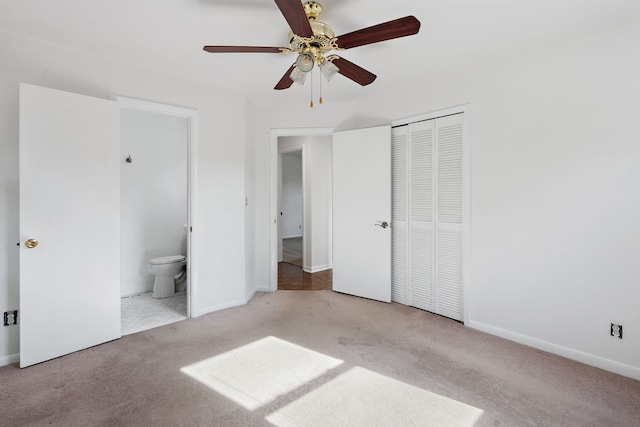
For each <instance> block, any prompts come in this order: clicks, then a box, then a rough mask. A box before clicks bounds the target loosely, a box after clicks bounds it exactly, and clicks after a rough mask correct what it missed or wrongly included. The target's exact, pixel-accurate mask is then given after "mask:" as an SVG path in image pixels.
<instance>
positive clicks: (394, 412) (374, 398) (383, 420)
mask: <svg viewBox="0 0 640 427" xmlns="http://www.w3.org/2000/svg"><path fill="white" fill-rule="evenodd" d="M482 413H483V411H482V410H480V409H478V408H475V407H473V406H469V405H466V404H464V403H460V402H458V401H456V400H453V399H449V398H447V397H444V396H440V395H438V394H435V393H431V392H429V391H426V390H423V389H421V388H418V387H414V386H411V385H408V384H406V383H403V382H400V381H397V380H394V379H392V378H389V377H385V376H384V375H381V374H378V373H375V372H372V371H369V370H367V369H364V368H360V367H356V368H353V369H351V370H349V371H347V372H346V373H344V374H342V375H340V376H338V377H336V378H335V379H333V380H331V381H329V382H328V383H326V384H324V385H323V386H321V387H318V388H317V389H315V390H314V391H312V392H310V393H308V394H306V395H304V396H303V397H301V398H300V399H298V400H296V401H294V402H292V403H291V404H289V405H287V406H285V407H284V408H282V409H280V410H278V411H276V412H274V413H273V414H271V415H269V416H267V417H266V419H267V421H269V422H270V423H271V424H273V425H276V426H278V427H293V426H295V427H299V426H309V427H310V426H323V427H326V426H451V427H473V426H474V425H475V424H476V422H477V421H478V419H480V416H481V415H482Z"/></svg>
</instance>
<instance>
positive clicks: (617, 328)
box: [611, 323, 622, 339]
mask: <svg viewBox="0 0 640 427" xmlns="http://www.w3.org/2000/svg"><path fill="white" fill-rule="evenodd" d="M611 336H612V337H616V338H620V339H622V325H616V324H614V323H612V324H611Z"/></svg>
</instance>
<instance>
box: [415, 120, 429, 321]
mask: <svg viewBox="0 0 640 427" xmlns="http://www.w3.org/2000/svg"><path fill="white" fill-rule="evenodd" d="M433 144H434V121H433V120H428V121H423V122H418V123H412V124H410V125H409V153H408V154H409V159H410V160H409V280H408V282H409V295H410V298H409V305H411V306H414V307H418V308H422V309H424V310H429V311H434V309H435V307H434V291H433V286H434V275H433V273H434V265H433V263H434V252H433V250H434V226H433V220H434V195H433V190H434V186H433V184H434V168H433V156H434V145H433Z"/></svg>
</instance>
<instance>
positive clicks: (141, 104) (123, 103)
mask: <svg viewBox="0 0 640 427" xmlns="http://www.w3.org/2000/svg"><path fill="white" fill-rule="evenodd" d="M110 98H111V99H112V100H114V101H116V102H117V103H118V104H120V108H133V109H136V110H144V111H149V112H152V113H161V114H170V115H172V116H177V117H184V118H190V117H193V116H194V114H197V113H198V111H197V110H195V109H192V108H186V107H179V106H177V105H169V104H161V103H157V102H153V101H144V100H142V99H134V98H127V97H125V96H120V95H111V97H110Z"/></svg>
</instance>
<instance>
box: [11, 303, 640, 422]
mask: <svg viewBox="0 0 640 427" xmlns="http://www.w3.org/2000/svg"><path fill="white" fill-rule="evenodd" d="M0 424H1V425H3V426H4V425H6V426H21V425H58V426H151V425H153V426H270V425H271V426H272V425H276V426H280V427H284V426H292V425H296V426H297V425H305V426H316V425H318V426H326V425H345V426H346V425H366V426H370V425H381V426H391V425H401V426H405V425H435V426H447V425H458V426H463V427H474V426H475V427H481V426H598V427H601V426H638V425H640V382H639V381H635V380H632V379H629V378H625V377H621V376H619V375H615V374H612V373H609V372H605V371H602V370H600V369H597V368H593V367H590V366H586V365H583V364H580V363H577V362H573V361H570V360H568V359H564V358H562V357H558V356H555V355H551V354H548V353H545V352H542V351H538V350H535V349H532V348H528V347H524V346H521V345H519V344H516V343H513V342H510V341H506V340H503V339H500V338H497V337H493V336H490V335H486V334H483V333H481V332H477V331H474V330H471V329H469V328H466V327H464V326H463V325H461V324H459V323H457V322H454V321H451V320H449V319H445V318H442V317H439V316H436V315H433V314H430V313H427V312H424V311H421V310H417V309H413V308H410V307H405V306H403V305H399V304H384V303H379V302H374V301H370V300H365V299H361V298H356V297H350V296H346V295H342V294H338V293H334V292H331V291H317V292H305V291H278V292H275V293H261V294H257V295H256V296H255V297H254V298H253V299H252V300H251V301H250V303H249V304H247V305H245V306H241V307H236V308H232V309H228V310H223V311H219V312H216V313H211V314H209V315H205V316H202V317H199V318H196V319H189V320H185V321H181V322H177V323H173V324H171V325H166V326H162V327H159V328H155V329H151V330H147V331H144V332H140V333H135V334H131V335H127V336H125V337H123V338H122V339H120V340H117V341H113V342H110V343H106V344H103V345H100V346H96V347H93V348H90V349H87V350H83V351H80V352H77V353H74V354H71V355H68V356H64V357H61V358H58V359H55V360H52V361H49V362H45V363H42V364H39V365H35V366H31V367H29V368H26V369H23V370H20V369H19V368H18V367H17V365H10V366H5V367H2V368H0Z"/></svg>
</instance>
